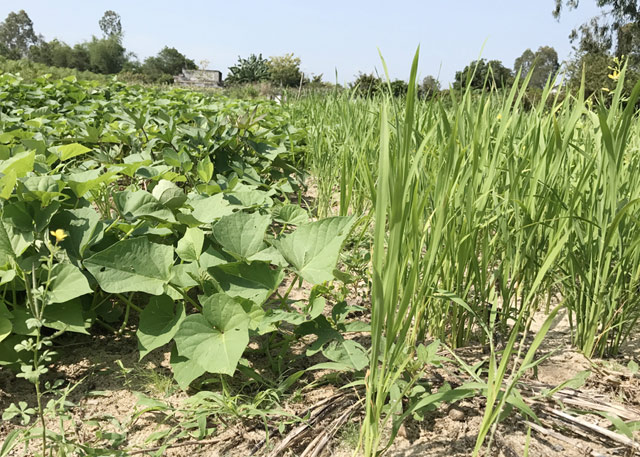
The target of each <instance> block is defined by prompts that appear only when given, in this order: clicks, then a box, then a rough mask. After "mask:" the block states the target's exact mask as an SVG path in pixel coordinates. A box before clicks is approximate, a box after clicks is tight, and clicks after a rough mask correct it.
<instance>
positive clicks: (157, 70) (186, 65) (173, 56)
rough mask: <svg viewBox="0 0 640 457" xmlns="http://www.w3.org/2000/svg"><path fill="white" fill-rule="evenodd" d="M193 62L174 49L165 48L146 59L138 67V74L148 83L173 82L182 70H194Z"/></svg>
mask: <svg viewBox="0 0 640 457" xmlns="http://www.w3.org/2000/svg"><path fill="white" fill-rule="evenodd" d="M196 68H197V66H196V64H195V62H194V61H193V60H191V59H188V58H187V57H186V56H185V55H184V54H182V53H181V52H179V51H178V50H177V49H176V48H170V47H168V46H165V47H164V48H162V50H161V51H160V52H158V54H157V55H156V56H155V57H148V58H146V59H145V61H144V64H143V65H142V66H141V67H140V72H142V74H144V75H145V77H146V79H148V80H149V82H167V83H171V82H173V77H174V76H175V75H177V74H180V72H182V70H183V69H187V70H195V69H196Z"/></svg>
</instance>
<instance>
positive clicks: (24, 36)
mask: <svg viewBox="0 0 640 457" xmlns="http://www.w3.org/2000/svg"><path fill="white" fill-rule="evenodd" d="M36 43H38V36H37V35H36V33H35V32H34V30H33V22H32V21H31V18H30V17H29V15H28V14H27V13H26V12H25V11H24V10H20V11H19V12H17V13H14V12H11V13H9V14H8V16H7V18H6V19H5V20H4V22H1V23H0V54H2V55H4V56H5V57H8V58H10V59H21V58H23V57H26V56H27V55H28V53H29V48H30V47H31V46H33V45H34V44H36Z"/></svg>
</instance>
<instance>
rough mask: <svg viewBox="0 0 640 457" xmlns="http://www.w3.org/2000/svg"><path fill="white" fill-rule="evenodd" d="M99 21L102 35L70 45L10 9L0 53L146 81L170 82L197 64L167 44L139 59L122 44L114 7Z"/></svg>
mask: <svg viewBox="0 0 640 457" xmlns="http://www.w3.org/2000/svg"><path fill="white" fill-rule="evenodd" d="M98 25H99V27H100V30H101V32H102V36H100V37H96V36H92V37H91V39H90V40H88V41H84V42H82V43H77V44H75V45H73V46H70V45H68V44H67V43H65V42H64V41H61V40H58V39H57V38H54V39H52V40H50V41H47V40H45V39H44V37H43V36H42V35H38V34H36V32H35V30H34V28H33V22H32V21H31V18H29V15H28V14H27V13H26V12H25V11H24V10H20V11H18V12H17V13H16V12H11V13H9V15H8V16H7V17H6V19H5V20H4V21H3V22H1V23H0V56H3V57H5V58H7V59H12V60H19V59H27V60H30V61H33V62H36V63H41V64H44V65H49V66H54V67H62V68H73V69H76V70H78V71H91V72H93V73H98V74H106V75H112V74H117V73H125V74H127V75H128V76H129V77H132V78H133V79H137V80H139V81H141V82H147V83H171V82H173V76H174V75H177V74H179V73H180V72H181V71H182V70H183V69H195V68H197V66H196V64H195V63H194V61H193V60H191V59H188V58H187V57H186V56H185V55H184V54H182V53H181V52H179V51H178V50H177V49H175V48H171V47H168V46H165V47H164V48H162V49H161V50H160V52H158V54H157V55H155V56H152V57H148V58H146V59H144V61H142V62H140V61H139V60H138V59H137V57H136V56H135V54H133V53H131V52H128V51H127V50H126V49H125V47H124V46H123V44H122V40H123V37H124V33H123V31H122V22H121V18H120V16H119V15H118V14H117V13H116V12H114V11H111V10H109V11H106V12H105V13H104V15H103V16H102V18H101V19H100V20H99V21H98Z"/></svg>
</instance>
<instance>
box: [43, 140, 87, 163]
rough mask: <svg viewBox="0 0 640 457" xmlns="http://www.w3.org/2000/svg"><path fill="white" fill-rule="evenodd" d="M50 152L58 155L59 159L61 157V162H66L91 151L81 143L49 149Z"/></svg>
mask: <svg viewBox="0 0 640 457" xmlns="http://www.w3.org/2000/svg"><path fill="white" fill-rule="evenodd" d="M49 150H50V151H51V152H53V153H54V154H56V155H57V156H58V157H60V160H61V161H63V162H64V161H65V160H69V159H72V158H73V157H77V156H79V155H82V154H86V153H87V152H89V151H91V149H89V148H87V147H86V146H83V145H81V144H79V143H71V144H65V145H63V146H54V147H52V148H49Z"/></svg>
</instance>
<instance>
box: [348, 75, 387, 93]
mask: <svg viewBox="0 0 640 457" xmlns="http://www.w3.org/2000/svg"><path fill="white" fill-rule="evenodd" d="M349 87H351V89H354V90H355V91H356V92H357V93H358V94H359V95H362V96H364V97H370V96H372V95H375V94H377V93H378V92H380V89H381V88H382V80H381V79H380V78H378V77H377V76H376V75H374V74H373V73H371V74H367V73H358V77H357V78H356V80H355V81H354V82H352V83H351V84H350V85H349Z"/></svg>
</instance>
